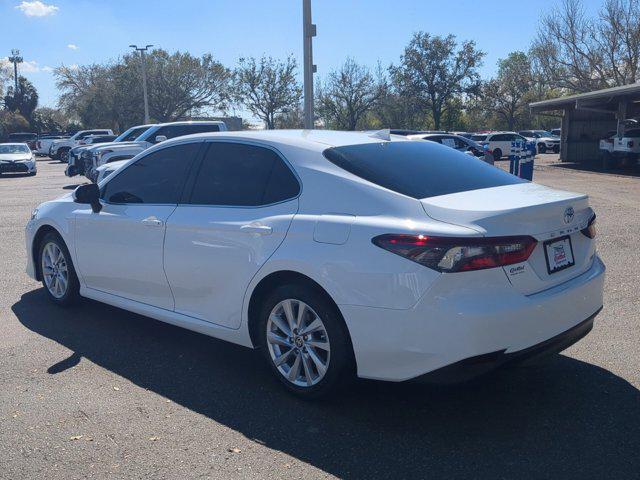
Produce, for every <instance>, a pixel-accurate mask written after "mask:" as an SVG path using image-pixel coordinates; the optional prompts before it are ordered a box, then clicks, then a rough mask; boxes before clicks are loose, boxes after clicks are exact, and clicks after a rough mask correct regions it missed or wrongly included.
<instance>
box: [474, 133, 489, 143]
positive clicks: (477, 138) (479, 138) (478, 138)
mask: <svg viewBox="0 0 640 480" xmlns="http://www.w3.org/2000/svg"><path fill="white" fill-rule="evenodd" d="M471 139H472V140H475V141H476V142H483V141H485V140H486V139H487V136H486V135H471Z"/></svg>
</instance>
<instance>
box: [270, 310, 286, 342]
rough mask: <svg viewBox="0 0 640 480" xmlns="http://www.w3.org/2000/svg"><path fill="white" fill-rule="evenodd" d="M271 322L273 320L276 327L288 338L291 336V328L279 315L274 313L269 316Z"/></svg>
mask: <svg viewBox="0 0 640 480" xmlns="http://www.w3.org/2000/svg"><path fill="white" fill-rule="evenodd" d="M269 320H271V322H272V323H274V324H275V325H276V327H278V328H279V329H280V330H281V331H282V333H284V334H285V335H286V336H287V337H290V336H291V329H290V328H289V325H288V324H287V322H286V321H284V320H283V319H282V318H281V317H280V316H279V315H278V314H276V313H272V314H271V315H270V316H269Z"/></svg>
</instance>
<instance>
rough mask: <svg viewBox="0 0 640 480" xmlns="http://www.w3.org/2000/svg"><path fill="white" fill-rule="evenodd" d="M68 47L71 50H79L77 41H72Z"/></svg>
mask: <svg viewBox="0 0 640 480" xmlns="http://www.w3.org/2000/svg"><path fill="white" fill-rule="evenodd" d="M67 48H70V49H71V50H78V48H80V47H78V46H77V45H76V44H75V43H70V44H69V45H67Z"/></svg>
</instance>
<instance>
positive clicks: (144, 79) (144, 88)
mask: <svg viewBox="0 0 640 480" xmlns="http://www.w3.org/2000/svg"><path fill="white" fill-rule="evenodd" d="M129 47H130V48H133V49H134V50H136V51H138V52H140V62H141V63H142V94H143V96H144V123H149V100H148V99H147V67H146V65H145V64H146V61H145V58H144V52H146V51H147V50H149V48H150V47H153V45H146V46H144V47H138V46H137V45H129Z"/></svg>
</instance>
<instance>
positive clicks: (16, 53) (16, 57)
mask: <svg viewBox="0 0 640 480" xmlns="http://www.w3.org/2000/svg"><path fill="white" fill-rule="evenodd" d="M9 61H10V62H11V63H13V80H14V82H15V86H16V87H15V90H14V91H13V96H14V97H17V96H18V64H19V63H22V61H23V58H22V57H21V56H20V50H18V49H16V48H14V49H13V50H11V56H10V57H9Z"/></svg>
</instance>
